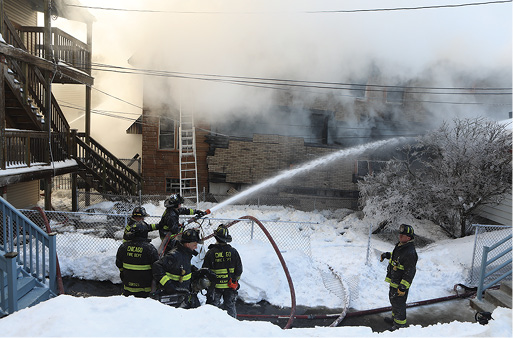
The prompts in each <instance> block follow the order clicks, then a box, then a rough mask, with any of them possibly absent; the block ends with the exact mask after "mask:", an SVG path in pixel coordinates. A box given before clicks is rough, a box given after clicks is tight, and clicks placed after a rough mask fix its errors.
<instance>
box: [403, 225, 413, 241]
mask: <svg viewBox="0 0 513 338" xmlns="http://www.w3.org/2000/svg"><path fill="white" fill-rule="evenodd" d="M399 234H401V235H406V236H409V237H410V238H412V239H413V236H414V235H415V234H414V232H413V227H412V226H411V225H408V224H401V225H400V226H399Z"/></svg>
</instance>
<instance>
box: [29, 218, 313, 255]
mask: <svg viewBox="0 0 513 338" xmlns="http://www.w3.org/2000/svg"><path fill="white" fill-rule="evenodd" d="M20 211H21V212H22V213H23V214H24V215H25V216H27V217H28V218H29V219H30V220H31V221H33V222H34V223H35V224H37V225H38V226H40V227H41V228H42V229H45V217H46V219H47V220H48V222H49V224H50V227H51V230H52V231H53V232H56V233H57V234H72V233H79V234H82V235H87V236H89V237H90V238H89V240H88V241H87V242H82V243H84V245H87V248H77V247H75V248H73V251H74V252H75V253H76V254H77V255H78V253H80V252H84V250H86V249H87V250H89V251H91V252H96V253H97V252H100V251H105V250H108V251H110V250H111V249H112V250H117V248H118V247H119V246H120V245H121V243H122V238H123V232H124V228H125V225H126V223H127V222H128V219H129V218H130V214H129V213H98V212H64V211H45V212H44V216H43V214H41V213H40V211H38V210H26V209H24V210H20ZM190 217H191V216H188V217H187V216H185V217H183V216H182V217H181V219H180V221H181V222H183V221H186V220H188V219H190ZM160 218H161V216H153V215H151V216H148V217H146V218H145V221H146V222H147V223H148V224H157V223H158V222H159V221H160ZM231 222H234V223H235V224H233V225H232V226H231V227H230V233H231V234H232V237H233V238H236V240H237V242H238V243H241V244H245V243H248V242H249V241H251V240H260V241H263V242H267V241H268V240H267V237H266V235H265V233H264V232H263V231H262V230H261V229H260V228H259V226H258V225H257V224H256V223H255V222H254V221H253V220H249V219H223V218H204V219H200V220H198V221H197V222H194V223H191V224H189V225H188V226H187V228H193V227H194V228H200V230H201V231H202V235H203V237H207V236H209V235H211V234H213V232H214V230H215V229H216V228H217V227H218V225H219V224H221V223H223V224H229V223H231ZM261 223H263V224H264V226H265V228H266V229H267V231H268V232H269V233H270V234H271V237H272V238H273V240H274V241H275V242H276V244H277V246H278V247H279V249H280V250H281V251H287V250H298V251H301V252H302V253H304V254H305V255H307V256H309V257H310V256H311V251H310V237H309V236H310V234H311V231H312V230H311V228H310V227H309V225H311V224H312V223H308V222H283V221H266V220H261ZM148 237H149V238H150V239H154V238H157V237H158V231H152V232H150V233H149V235H148ZM106 238H109V239H112V240H113V241H108V242H107V243H110V244H108V245H107V247H105V241H103V239H106ZM214 241H215V240H214V239H213V237H210V238H208V239H207V240H206V241H205V244H204V246H205V247H208V245H209V244H210V243H214ZM100 242H101V244H98V247H97V248H95V245H96V244H95V243H100ZM77 245H79V243H77ZM100 246H101V248H100ZM109 246H110V247H109ZM62 250H70V249H68V248H67V247H64V248H59V247H58V248H57V254H58V255H59V254H63V255H65V256H67V257H72V256H73V253H71V252H62ZM77 257H78V256H77Z"/></svg>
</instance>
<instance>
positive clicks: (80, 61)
mask: <svg viewBox="0 0 513 338" xmlns="http://www.w3.org/2000/svg"><path fill="white" fill-rule="evenodd" d="M3 24H4V28H5V34H4V35H3V37H4V39H5V40H6V42H7V44H8V45H12V46H14V47H16V48H17V49H18V50H22V51H24V52H27V53H30V54H31V55H36V56H38V57H41V55H40V54H41V51H42V49H41V47H40V46H39V45H37V44H34V43H33V41H35V40H37V41H44V39H43V33H44V32H43V30H42V29H41V27H22V26H18V25H14V24H12V23H11V22H10V21H9V20H8V18H7V17H6V16H5V17H4V23H3ZM36 36H37V38H36V39H34V37H36ZM52 36H53V39H54V40H55V41H62V45H59V44H55V45H54V46H53V47H54V50H55V51H56V56H57V57H58V58H59V60H58V61H64V62H66V63H67V64H70V65H72V66H74V67H78V68H77V69H80V71H81V72H83V71H87V67H86V65H87V63H86V60H87V59H88V58H87V55H86V54H87V53H88V50H87V48H88V47H87V45H84V44H83V43H81V42H80V41H78V40H76V39H74V38H73V37H71V36H69V35H67V34H65V33H64V32H62V31H60V30H59V29H53V30H52ZM31 41H32V42H31ZM25 43H26V44H25ZM38 46H39V47H38ZM70 48H71V49H70ZM72 51H73V52H72ZM68 57H69V60H68V59H67V58H68ZM61 58H62V60H61ZM26 59H27V57H20V58H16V57H8V56H6V57H0V62H2V63H4V65H5V67H1V68H0V69H3V74H0V76H3V77H4V79H5V84H6V85H5V86H4V88H5V90H4V93H5V95H4V97H5V103H6V104H5V119H6V128H13V129H17V130H19V131H17V132H16V133H13V132H10V131H9V132H7V133H6V137H5V140H2V141H5V142H3V147H4V153H5V154H6V156H5V157H6V158H4V159H3V163H0V164H1V168H2V169H4V168H7V167H9V165H16V166H17V167H18V166H21V165H23V163H20V162H24V164H25V165H26V166H30V165H31V163H34V162H38V164H41V162H42V161H45V162H46V163H47V164H50V162H52V161H54V162H55V161H63V160H67V159H75V160H76V161H77V163H78V165H79V167H80V171H79V172H78V174H79V175H80V177H81V178H83V180H84V182H85V183H86V184H87V186H88V187H89V188H93V189H96V190H97V191H98V192H101V193H103V192H107V193H113V194H121V195H126V194H130V195H135V194H137V192H138V190H139V189H141V177H140V175H139V174H137V173H136V172H135V171H133V170H132V169H130V168H128V167H127V166H126V165H125V164H124V163H122V162H121V161H119V159H117V158H116V157H115V156H114V155H112V154H111V153H110V152H109V151H107V150H106V149H105V148H104V147H102V146H101V145H100V144H99V143H98V142H96V141H95V140H94V139H92V138H91V137H86V136H85V135H84V134H77V133H76V132H75V131H72V130H70V126H69V124H68V122H67V121H66V118H65V116H64V113H63V112H62V110H61V108H60V106H59V104H58V102H57V100H56V99H55V97H54V96H53V94H51V104H50V107H47V106H48V103H47V102H46V101H47V99H46V98H47V93H48V90H49V88H48V85H47V81H48V80H47V78H45V76H44V75H43V74H44V70H41V69H40V68H39V66H38V65H37V64H35V63H31V62H28V61H25V60H26ZM84 67H86V68H85V69H82V68H84ZM46 71H47V72H48V70H46ZM61 71H62V70H61ZM59 74H60V73H59ZM81 74H82V75H83V73H79V74H78V75H77V76H78V77H80V76H82V75H81ZM46 75H47V76H48V73H46ZM54 75H58V74H57V73H54ZM61 75H62V74H60V75H58V76H56V78H57V79H59V80H60V81H64V80H65V79H66V80H67V81H69V82H68V83H81V82H80V79H78V80H77V81H76V82H73V78H70V77H62V76H61ZM48 123H49V124H50V130H51V141H50V142H49V140H48V137H49V136H48ZM28 131H31V132H32V133H28ZM34 131H36V132H40V133H42V132H46V135H37V134H35V133H34ZM23 133H25V134H24V135H23ZM14 134H15V135H14ZM35 135H36V136H37V137H38V138H39V139H40V140H38V141H37V142H38V144H37V145H35V143H36V141H34V140H35V138H34V136H35ZM44 137H46V143H44V141H43V140H42V138H44ZM10 144H15V145H16V146H15V147H11V149H6V148H7V147H9V145H10ZM48 144H50V145H51V153H50V152H49V151H48ZM18 145H20V146H18ZM36 151H37V152H38V155H37V156H36V155H34V152H36ZM41 153H43V154H47V155H48V154H50V155H51V156H46V157H47V158H46V159H43V158H42V157H44V156H40V154H41ZM9 156H11V158H9ZM48 157H49V158H48ZM20 158H21V159H22V160H21V161H20ZM34 159H36V160H34ZM45 162H43V163H45Z"/></svg>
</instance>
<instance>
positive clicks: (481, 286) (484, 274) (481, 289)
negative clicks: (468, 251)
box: [477, 234, 512, 300]
mask: <svg viewBox="0 0 513 338" xmlns="http://www.w3.org/2000/svg"><path fill="white" fill-rule="evenodd" d="M511 238H512V235H511V234H510V235H508V236H506V237H505V238H504V239H502V240H501V241H499V242H497V243H495V244H494V245H492V246H490V247H488V246H484V247H483V257H482V260H481V273H480V275H479V284H478V287H477V299H478V300H482V298H483V292H484V291H485V290H486V289H488V288H490V287H492V286H494V285H495V284H497V283H498V282H500V281H501V280H503V279H504V278H506V277H508V276H510V275H511V274H512V270H511V269H510V270H509V271H506V272H505V273H503V274H502V275H500V276H499V277H497V278H495V279H493V280H492V281H491V282H490V283H488V284H486V285H484V280H485V278H487V277H489V276H491V275H492V274H494V273H496V272H497V271H499V270H501V269H502V268H504V267H506V266H507V265H508V264H511V262H512V260H511V258H510V259H509V260H508V261H506V262H504V263H502V264H501V265H499V266H497V267H496V268H494V269H493V270H491V271H489V272H486V268H487V267H488V266H489V265H490V264H492V263H493V262H495V261H496V260H498V259H499V258H501V257H503V256H504V255H506V254H508V253H509V252H511V247H509V248H506V250H503V251H502V252H500V253H499V254H497V255H496V256H495V257H493V258H491V259H490V260H488V254H489V253H490V252H492V251H493V250H494V249H496V248H498V247H499V246H501V245H502V244H504V243H506V242H507V241H508V240H510V239H511Z"/></svg>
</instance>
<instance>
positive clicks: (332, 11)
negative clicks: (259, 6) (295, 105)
mask: <svg viewBox="0 0 513 338" xmlns="http://www.w3.org/2000/svg"><path fill="white" fill-rule="evenodd" d="M512 1H513V0H500V1H485V2H469V3H462V4H447V5H432V6H418V7H394V8H371V9H348V10H320V11H295V12H287V13H296V14H322V13H362V12H390V11H406V10H424V9H440V8H456V7H468V6H483V5H493V4H503V3H508V2H512ZM66 6H69V7H79V8H85V9H95V10H106V11H123V12H137V13H170V14H266V13H267V14H272V13H276V12H248V11H242V12H226V11H167V10H151V9H128V8H109V7H95V6H84V5H71V4H66Z"/></svg>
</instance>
